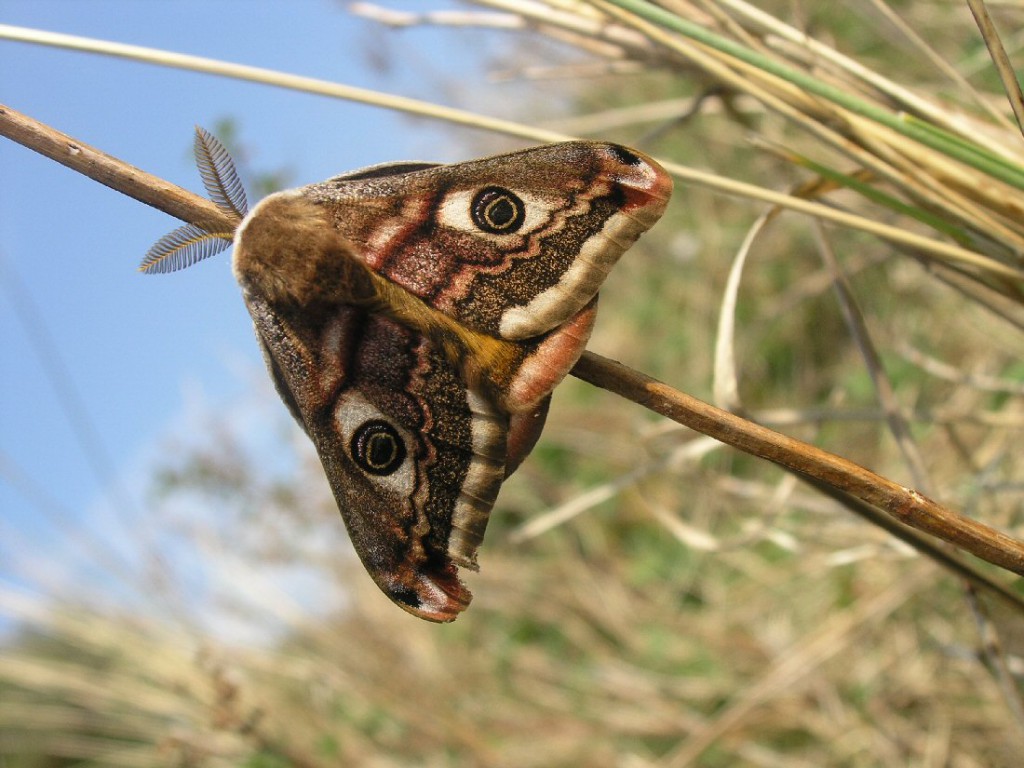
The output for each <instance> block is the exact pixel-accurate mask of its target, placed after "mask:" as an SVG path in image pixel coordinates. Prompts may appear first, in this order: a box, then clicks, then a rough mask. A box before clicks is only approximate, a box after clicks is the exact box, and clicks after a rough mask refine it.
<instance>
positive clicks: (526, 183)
mask: <svg viewBox="0 0 1024 768" xmlns="http://www.w3.org/2000/svg"><path fill="white" fill-rule="evenodd" d="M411 167H412V168H414V169H415V170H408V169H407V168H403V167H402V165H401V164H397V165H392V166H386V167H384V172H373V169H370V171H371V172H369V173H357V174H347V175H345V176H342V177H339V178H336V179H332V180H329V181H327V182H323V183H322V184H315V185H312V186H310V187H306V188H304V193H305V194H307V195H308V196H309V198H310V199H311V200H313V201H315V202H316V203H317V204H319V205H323V206H325V207H327V208H328V209H330V210H331V211H332V220H333V222H334V225H335V226H336V227H337V228H338V229H339V230H340V231H341V234H342V235H343V236H344V237H345V239H346V240H347V241H349V242H351V243H352V244H353V247H354V250H355V253H356V255H357V257H358V258H360V259H361V260H362V261H363V262H364V263H366V264H367V265H368V266H369V267H370V268H371V269H372V270H374V271H375V272H377V273H378V274H381V275H383V276H385V277H386V278H388V279H389V280H391V281H393V282H394V283H396V284H398V285H399V286H401V287H402V288H404V289H405V290H407V291H408V292H410V293H412V294H413V295H414V296H416V297H418V298H420V299H421V300H422V301H424V302H425V303H426V304H427V305H429V306H430V307H432V308H434V309H436V310H439V311H441V312H443V313H445V314H446V315H448V316H449V317H451V318H454V319H455V320H457V321H459V322H460V323H462V324H463V325H465V326H467V327H469V328H472V329H474V330H477V331H481V332H483V333H486V334H489V335H491V336H496V337H499V338H504V339H509V340H514V341H519V340H523V339H529V338H533V337H536V336H539V335H541V334H543V333H545V332H547V331H550V330H552V329H554V328H556V327H558V326H560V325H562V324H563V323H565V322H566V321H567V320H569V319H570V318H572V317H573V316H574V315H575V314H576V313H578V312H579V311H580V310H581V309H583V308H584V307H585V306H586V305H587V304H588V303H589V302H590V301H591V300H592V299H593V298H594V296H595V295H596V294H597V291H598V289H599V288H600V286H601V283H602V282H603V281H604V279H605V277H606V276H607V274H608V271H609V270H610V269H611V268H612V266H613V265H614V264H615V262H616V261H617V260H618V258H619V257H620V256H621V255H622V253H623V252H624V251H625V250H626V249H628V248H629V247H630V246H631V245H632V244H633V243H634V242H635V241H636V239H637V238H638V237H639V236H640V234H641V233H643V232H644V231H646V230H647V229H648V228H649V227H650V226H651V225H653V224H654V223H655V222H656V221H657V220H658V218H659V217H660V216H661V214H662V212H663V211H664V209H665V205H666V204H667V201H668V198H669V196H670V194H671V189H672V181H671V178H670V177H669V176H668V174H667V173H666V172H665V171H664V169H662V168H661V166H660V165H658V163H657V162H655V161H654V160H653V159H651V158H649V157H647V156H645V155H643V154H641V153H639V152H635V151H634V150H630V149H627V148H625V147H621V146H618V145H615V144H600V143H596V142H568V143H564V144H555V145H551V146H546V147H537V148H534V149H529V150H524V151H521V152H514V153H511V154H507V155H498V156H495V157H491V158H485V159H482V160H475V161H471V162H466V163H458V164H455V165H442V166H436V167H422V168H421V167H418V166H417V165H416V164H413V165H412V166H411Z"/></svg>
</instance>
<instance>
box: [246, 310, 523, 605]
mask: <svg viewBox="0 0 1024 768" xmlns="http://www.w3.org/2000/svg"><path fill="white" fill-rule="evenodd" d="M247 303H248V306H249V310H250V313H251V314H252V317H253V320H254V324H255V326H256V332H257V336H258V337H259V338H260V341H261V344H262V346H263V349H264V352H265V354H266V357H267V362H268V368H269V369H270V371H271V374H272V376H273V377H274V379H275V384H276V386H277V388H278V391H279V392H281V395H282V398H283V399H284V401H285V403H286V404H287V405H288V407H289V409H290V410H291V411H292V413H293V415H296V416H297V419H298V421H299V423H300V424H302V426H303V428H304V429H305V430H306V432H307V433H308V434H309V436H310V438H312V440H313V443H314V445H315V446H316V449H317V452H318V454H319V456H320V460H321V462H322V463H323V466H324V469H325V471H326V473H327V477H328V480H329V482H330V484H331V489H332V490H333V492H334V496H335V498H336V500H337V502H338V506H339V508H340V510H341V513H342V516H343V518H344V520H345V524H346V527H347V528H348V531H349V535H350V537H351V539H352V543H353V545H354V547H355V549H356V552H357V553H358V555H359V558H360V560H362V562H363V565H364V566H365V567H366V570H367V571H368V572H369V573H370V575H371V576H372V577H373V579H374V581H375V582H376V583H377V585H378V586H379V587H380V588H381V590H383V591H384V593H385V594H387V595H388V597H390V598H391V599H392V600H393V601H394V602H395V603H397V604H398V605H399V606H401V607H402V608H404V609H405V610H407V611H409V612H410V613H413V614H414V615H417V616H419V617H421V618H424V619H428V620H430V621H451V620H453V619H454V618H456V616H457V615H458V614H459V612H461V611H462V610H464V609H465V608H466V606H467V605H468V604H469V601H470V599H471V597H472V595H471V593H470V592H469V590H468V589H467V588H466V587H465V586H464V585H463V584H462V582H461V580H460V579H459V577H458V567H459V566H461V567H467V568H471V569H474V570H475V569H476V567H477V566H476V550H477V547H478V546H479V544H480V542H481V541H482V539H483V534H484V530H485V528H486V525H487V520H488V516H489V513H490V510H491V507H492V506H493V504H494V500H495V498H496V497H497V493H498V490H499V488H500V485H501V482H502V480H503V479H504V476H505V463H506V462H505V458H506V445H507V442H508V417H507V416H506V415H505V414H503V413H501V412H499V411H498V410H497V409H496V408H495V406H494V405H493V404H492V403H491V402H490V401H489V400H488V399H486V398H485V397H483V396H482V395H481V394H480V393H479V392H477V391H474V390H472V389H471V388H468V387H467V385H466V383H465V382H464V381H463V380H462V378H461V376H460V374H459V373H458V372H457V370H456V369H455V368H453V367H452V366H451V365H450V364H449V363H448V362H447V360H446V359H445V358H444V357H443V356H442V355H441V354H440V353H439V352H438V350H437V349H436V348H435V347H434V346H433V345H432V344H431V343H430V342H429V340H428V339H427V338H426V337H425V336H423V335H421V334H419V333H417V332H415V331H412V330H410V329H407V328H405V327H403V326H401V325H398V324H397V323H395V322H393V321H391V320H388V319H386V318H384V317H381V316H379V315H372V314H367V313H366V312H364V311H362V310H359V309H355V308H353V307H348V306H339V307H336V308H334V309H333V310H332V311H331V312H330V313H328V314H327V316H326V317H325V318H324V319H323V322H322V324H320V325H319V326H318V327H314V325H313V324H312V323H311V322H310V317H309V313H308V309H307V310H305V311H304V312H296V314H295V315H294V316H289V313H288V311H287V310H286V309H285V308H283V307H281V306H271V305H270V304H269V303H267V302H266V301H265V300H262V299H261V298H260V297H259V296H255V295H250V296H247Z"/></svg>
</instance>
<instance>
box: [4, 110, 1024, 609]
mask: <svg viewBox="0 0 1024 768" xmlns="http://www.w3.org/2000/svg"><path fill="white" fill-rule="evenodd" d="M0 135H3V136H7V137H8V138H10V139H12V140H14V141H17V142H18V143H20V144H23V145H25V146H26V147H28V148H30V149H33V150H35V151H37V152H40V153H41V154H43V155H45V156H46V157H49V158H52V159H54V160H56V161H57V162H59V163H62V164H63V165H66V166H68V167H69V168H71V169H73V170H76V171H78V172H79V173H83V174H85V175H86V176H89V177H90V178H92V179H95V180H97V181H99V182H101V183H102V184H105V185H107V186H108V187H110V188H112V189H115V190H118V191H119V192H123V193H124V194H126V195H129V196H131V197H134V198H135V199H137V200H140V201H142V202H144V203H146V204H147V205H151V206H153V207H154V208H157V209H159V210H161V211H164V212H166V213H169V214H170V215H172V216H175V217H177V218H179V219H181V220H182V221H186V222H190V223H192V224H196V225H198V226H201V227H203V228H205V229H207V230H208V231H214V232H229V231H231V230H232V229H233V227H234V222H232V221H231V220H229V219H228V218H227V217H226V216H225V215H224V214H223V213H221V212H220V211H219V210H218V209H217V208H216V206H215V205H214V204H213V203H212V202H210V201H209V200H206V199H204V198H202V197H199V196H198V195H194V194H192V193H191V192H189V191H187V190H184V189H182V188H180V187H177V186H174V185H173V184H169V183H167V182H166V181H164V180H162V179H159V178H157V177H155V176H152V175H150V174H147V173H144V172H143V171H140V170H139V169H137V168H133V167H132V166H130V165H127V164H126V163H123V162H122V161H120V160H118V159H117V158H114V157H111V156H110V155H107V154H105V153H103V152H100V151H98V150H96V149H94V148H92V147H89V146H87V145H85V144H82V143H81V142H78V141H75V140H74V139H72V138H71V137H69V136H66V135H65V134H62V133H59V132H58V131H55V130H53V129H52V128H50V127H49V126H46V125H44V124H42V123H39V122H37V121H35V120H32V119H31V118H29V117H27V116H25V115H22V114H20V113H18V112H16V111H14V110H12V109H10V108H8V107H5V106H3V105H0ZM572 373H573V375H574V376H576V377H578V378H580V379H582V380H583V381H587V382H589V383H591V384H593V385H595V386H598V387H601V388H603V389H607V390H609V391H611V392H614V393H616V394H618V395H620V396H622V397H624V398H626V399H628V400H632V401H633V402H635V403H637V404H639V405H641V406H643V407H645V408H648V409H650V410H652V411H655V412H656V413H659V414H661V415H662V416H665V417H667V418H669V419H672V420H673V421H676V422H678V423H679V424H682V425H684V426H687V427H690V428H691V429H695V430H697V431H698V432H702V433H704V434H706V435H709V436H710V437H713V438H715V439H716V440H720V441H721V442H723V443H726V444H728V445H731V446H733V447H735V448H738V449H740V450H741V451H744V452H746V453H749V454H752V455H754V456H759V457H761V458H763V459H767V460H768V461H771V462H774V463H775V464H778V465H780V466H782V467H785V468H786V469H789V470H791V471H793V472H795V473H796V474H797V475H799V476H801V477H804V478H808V479H810V481H811V482H812V484H815V485H820V484H825V485H827V486H830V487H831V488H835V489H837V490H839V491H841V492H842V493H844V494H848V495H850V496H852V497H854V498H856V499H859V500H860V501H862V502H864V503H866V504H868V505H870V506H872V507H875V508H877V509H878V510H882V511H884V512H885V513H886V514H888V515H889V516H890V518H892V519H894V520H896V521H899V522H900V523H902V524H904V525H907V526H910V527H912V528H916V529H917V530H919V531H924V532H925V533H928V534H931V535H933V536H936V537H938V538H940V539H942V540H944V541H946V542H949V543H950V544H954V545H955V546H957V547H960V548H961V549H963V550H966V551H967V552H970V553H972V554H974V555H976V556H977V557H980V558H981V559H983V560H987V561H988V562H990V563H993V564H995V565H998V566H1000V567H1002V568H1005V569H1007V570H1009V571H1012V572H1014V573H1016V574H1019V575H1024V543H1022V542H1020V541H1017V540H1016V539H1013V538H1011V537H1009V536H1007V535H1005V534H1003V533H1001V532H999V531H997V530H995V529H993V528H991V527H989V526H987V525H984V524H982V523H979V522H977V521H975V520H971V519H970V518H966V517H964V516H962V515H959V514H957V513H956V512H954V511H952V510H949V509H947V508H945V507H943V506H942V505H940V504H938V503H936V502H934V501H932V500H931V499H929V498H927V497H925V496H922V495H921V494H920V493H918V492H917V491H914V490H912V489H909V488H904V487H903V486H901V485H899V484H897V483H894V482H892V481H891V480H888V479H886V478H884V477H881V476H879V475H876V474H875V473H873V472H871V471H869V470H867V469H865V468H863V467H861V466H858V465H857V464H854V463H853V462H851V461H847V460H846V459H843V458H841V457H839V456H836V455H834V454H831V453H828V452H826V451H823V450H821V449H820V448H816V447H815V446H813V445H809V444H807V443H803V442H801V441H799V440H795V439H793V438H790V437H787V436H785V435H782V434H780V433H778V432H774V431H773V430H770V429H767V428H766V427H762V426H760V425H758V424H755V423H753V422H751V421H747V420H746V419H743V418H740V417H739V416H736V415H734V414H732V413H729V412H727V411H723V410H720V409H718V408H715V407H714V406H711V405H709V404H707V403H704V402H702V401H700V400H698V399H696V398H694V397H691V396H689V395H686V394H684V393H682V392H679V391H678V390H676V389H673V388H672V387H670V386H668V385H667V384H663V383H662V382H660V381H657V380H655V379H652V378H650V377H649V376H646V375H644V374H642V373H639V372H637V371H634V370H632V369H631V368H628V367H626V366H624V365H622V364H621V363H618V362H615V361H612V360H608V359H606V358H603V357H601V356H599V355H596V354H593V353H591V352H587V353H586V354H584V356H583V358H582V359H581V360H580V361H579V363H578V364H577V365H576V367H575V368H574V369H573V371H572ZM886 528H887V529H889V530H894V529H893V528H892V527H891V526H888V525H887V526H886ZM906 540H907V541H909V542H910V543H911V544H914V546H918V545H917V544H915V543H914V537H909V538H907V539H906ZM918 548H919V549H921V547H920V546H918ZM944 564H945V565H946V566H947V567H950V566H949V565H948V563H944ZM964 567H968V566H966V564H959V565H958V566H957V567H956V568H953V570H955V571H956V572H958V573H959V574H960V575H964V571H963V568H964ZM975 580H976V581H980V582H981V583H985V584H986V585H987V586H992V582H991V581H990V580H988V579H986V578H985V577H984V576H981V575H977V577H976V578H975ZM1000 592H1001V593H1002V594H1004V595H1005V594H1006V591H1005V590H1002V589H1000Z"/></svg>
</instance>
